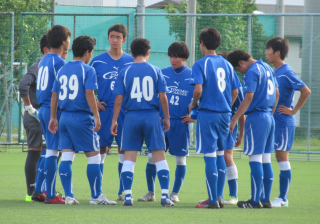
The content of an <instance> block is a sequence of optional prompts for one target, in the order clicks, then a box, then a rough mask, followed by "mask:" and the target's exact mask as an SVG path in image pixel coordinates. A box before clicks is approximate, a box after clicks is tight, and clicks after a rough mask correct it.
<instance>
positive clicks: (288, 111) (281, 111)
mask: <svg viewBox="0 0 320 224" xmlns="http://www.w3.org/2000/svg"><path fill="white" fill-rule="evenodd" d="M277 111H278V113H279V114H286V115H294V114H295V113H294V111H293V110H292V109H291V108H290V107H286V106H283V105H280V106H279V108H278V109H277Z"/></svg>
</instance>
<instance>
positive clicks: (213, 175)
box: [204, 153, 218, 203]
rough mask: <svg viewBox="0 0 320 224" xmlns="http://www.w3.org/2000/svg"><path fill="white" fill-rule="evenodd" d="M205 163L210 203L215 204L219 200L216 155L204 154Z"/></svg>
mask: <svg viewBox="0 0 320 224" xmlns="http://www.w3.org/2000/svg"><path fill="white" fill-rule="evenodd" d="M207 154H211V155H209V156H206V155H207ZM212 156H214V157H212ZM204 162H205V164H206V167H205V171H206V183H207V190H208V195H209V201H210V203H214V202H216V201H217V200H218V195H217V184H218V171H217V157H216V153H206V154H204Z"/></svg>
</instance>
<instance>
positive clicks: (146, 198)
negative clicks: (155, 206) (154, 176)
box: [138, 191, 156, 201]
mask: <svg viewBox="0 0 320 224" xmlns="http://www.w3.org/2000/svg"><path fill="white" fill-rule="evenodd" d="M155 200H156V197H155V195H154V193H153V192H151V191H149V192H148V193H147V194H146V195H144V196H142V197H140V198H138V201H155Z"/></svg>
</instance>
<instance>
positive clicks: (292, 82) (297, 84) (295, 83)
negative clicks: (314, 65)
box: [287, 71, 306, 90]
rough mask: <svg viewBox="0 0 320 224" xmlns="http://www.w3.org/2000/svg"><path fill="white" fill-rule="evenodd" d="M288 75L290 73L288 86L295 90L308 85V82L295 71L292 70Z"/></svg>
mask: <svg viewBox="0 0 320 224" xmlns="http://www.w3.org/2000/svg"><path fill="white" fill-rule="evenodd" d="M287 75H288V78H287V85H288V87H290V88H292V89H294V90H297V89H301V88H302V87H305V86H306V84H305V83H304V82H303V81H302V80H301V79H299V77H298V76H297V75H296V74H295V73H294V72H293V71H291V72H290V73H289V74H287Z"/></svg>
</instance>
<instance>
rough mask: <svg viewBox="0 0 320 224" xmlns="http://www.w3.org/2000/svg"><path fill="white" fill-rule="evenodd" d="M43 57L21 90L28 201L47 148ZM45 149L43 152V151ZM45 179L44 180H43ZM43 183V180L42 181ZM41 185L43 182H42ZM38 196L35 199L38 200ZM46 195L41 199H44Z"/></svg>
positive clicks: (44, 43) (46, 47) (44, 42)
mask: <svg viewBox="0 0 320 224" xmlns="http://www.w3.org/2000/svg"><path fill="white" fill-rule="evenodd" d="M49 49H50V47H49V44H48V40H47V35H43V36H42V37H41V40H40V50H41V53H42V57H43V56H44V55H46V54H47V53H48V52H49ZM40 60H41V58H39V59H37V60H36V62H35V63H34V64H33V65H32V66H31V67H30V68H29V69H28V71H27V73H26V74H25V75H24V76H23V77H22V78H21V80H20V85H19V91H20V95H21V98H22V100H23V103H24V106H25V112H24V115H23V126H24V128H25V129H26V132H27V145H28V155H27V159H26V163H25V168H24V170H25V176H26V183H27V195H26V199H25V200H26V201H32V193H33V191H34V190H35V186H36V179H37V170H38V169H37V164H38V163H39V164H41V161H40V160H41V159H42V157H40V156H42V155H41V154H43V153H44V154H45V150H44V149H43V150H42V147H43V145H42V130H41V125H40V122H39V117H38V109H39V105H38V103H37V95H36V91H37V83H36V79H37V75H38V70H39V62H40ZM41 150H42V151H43V153H42V152H41ZM42 181H43V180H42ZM41 183H42V182H41ZM40 187H41V184H40ZM36 199H37V197H36V198H35V199H34V200H36ZM44 199H45V198H44V197H43V198H42V199H41V200H42V201H44Z"/></svg>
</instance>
